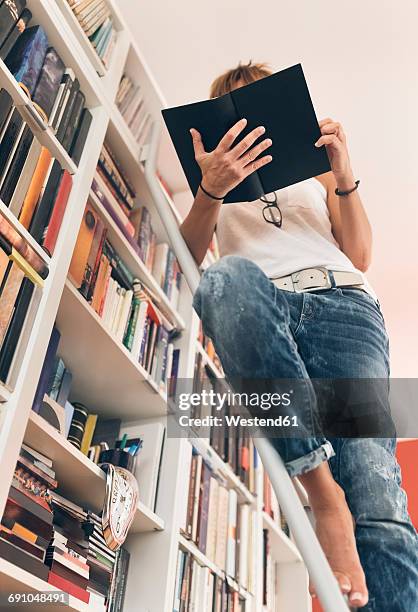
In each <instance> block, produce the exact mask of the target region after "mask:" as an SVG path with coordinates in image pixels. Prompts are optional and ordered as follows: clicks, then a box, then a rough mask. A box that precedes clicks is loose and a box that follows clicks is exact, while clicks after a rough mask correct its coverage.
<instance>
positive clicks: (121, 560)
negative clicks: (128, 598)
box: [110, 548, 130, 612]
mask: <svg viewBox="0 0 418 612" xmlns="http://www.w3.org/2000/svg"><path fill="white" fill-rule="evenodd" d="M129 560H130V554H129V552H128V551H127V550H126V548H120V549H119V551H118V558H117V564H116V592H115V597H114V605H112V607H111V608H110V609H111V611H112V612H123V603H124V600H125V593H126V581H127V579H128V569H129Z"/></svg>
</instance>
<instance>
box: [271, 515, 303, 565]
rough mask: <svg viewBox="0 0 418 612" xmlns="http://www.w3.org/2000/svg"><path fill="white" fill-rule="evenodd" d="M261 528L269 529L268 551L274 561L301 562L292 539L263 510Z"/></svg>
mask: <svg viewBox="0 0 418 612" xmlns="http://www.w3.org/2000/svg"><path fill="white" fill-rule="evenodd" d="M263 528H264V529H268V530H269V534H270V544H271V547H270V553H271V555H272V556H273V558H274V559H275V561H278V562H281V563H295V562H301V561H302V558H301V556H300V554H299V551H298V549H297V548H296V546H295V545H294V544H293V542H292V540H291V539H290V538H289V537H288V536H287V535H286V534H285V533H284V532H283V530H282V529H281V528H280V526H279V525H278V524H277V523H276V522H275V521H274V520H273V519H272V518H271V516H269V515H268V514H267V513H266V512H264V511H263Z"/></svg>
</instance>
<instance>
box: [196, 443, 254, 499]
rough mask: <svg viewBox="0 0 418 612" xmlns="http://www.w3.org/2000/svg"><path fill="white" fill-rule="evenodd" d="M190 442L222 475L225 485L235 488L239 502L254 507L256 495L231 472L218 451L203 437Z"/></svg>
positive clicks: (215, 470)
mask: <svg viewBox="0 0 418 612" xmlns="http://www.w3.org/2000/svg"><path fill="white" fill-rule="evenodd" d="M190 442H191V444H192V445H193V446H194V447H195V448H196V450H197V451H198V452H199V453H200V454H201V455H202V457H203V459H204V460H205V461H206V462H207V463H209V465H210V466H211V467H212V469H213V470H214V472H217V473H218V474H220V475H221V476H222V478H223V479H224V480H225V481H226V484H227V487H228V488H229V489H235V490H236V492H237V494H238V498H239V501H240V503H246V504H250V505H251V506H253V507H255V505H256V497H255V496H254V495H253V494H252V493H251V492H250V491H249V490H248V489H247V487H246V486H245V484H244V483H243V482H242V481H241V480H240V478H238V476H237V475H236V474H235V473H234V472H233V470H232V468H231V466H230V465H228V464H227V463H225V462H224V461H223V460H222V459H221V457H220V456H219V455H218V453H217V452H216V451H215V450H214V449H213V448H212V447H211V446H210V444H209V442H208V441H207V440H206V439H204V438H192V439H191V440H190Z"/></svg>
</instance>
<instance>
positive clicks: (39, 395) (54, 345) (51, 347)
mask: <svg viewBox="0 0 418 612" xmlns="http://www.w3.org/2000/svg"><path fill="white" fill-rule="evenodd" d="M60 338H61V334H60V332H59V331H58V329H57V328H56V327H54V328H53V329H52V333H51V337H50V339H49V344H48V348H47V351H46V355H45V361H44V365H43V367H42V371H41V375H40V377H39V382H38V386H37V389H36V393H35V397H34V400H33V404H32V410H34V411H35V412H39V410H40V408H41V406H42V401H43V398H44V395H45V392H46V389H47V387H48V383H49V381H50V380H51V372H52V368H53V367H54V360H55V355H56V354H57V349H58V344H59V341H60Z"/></svg>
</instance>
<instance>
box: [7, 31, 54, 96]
mask: <svg viewBox="0 0 418 612" xmlns="http://www.w3.org/2000/svg"><path fill="white" fill-rule="evenodd" d="M47 49H48V38H47V35H46V33H45V31H44V30H43V28H42V27H41V26H39V25H37V26H32V27H31V28H27V29H26V30H25V31H24V32H23V34H22V35H21V36H19V38H18V40H17V43H16V45H15V46H14V47H13V53H9V55H8V56H7V58H6V65H7V67H8V68H9V70H10V72H11V73H12V74H13V76H14V77H15V79H16V81H17V82H18V83H20V84H22V85H23V86H24V88H25V90H26V91H27V92H28V93H29V94H30V95H32V94H33V92H34V90H35V87H36V84H37V82H38V79H39V75H40V73H41V70H42V65H43V63H44V59H45V55H46V51H47Z"/></svg>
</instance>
